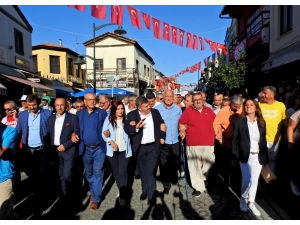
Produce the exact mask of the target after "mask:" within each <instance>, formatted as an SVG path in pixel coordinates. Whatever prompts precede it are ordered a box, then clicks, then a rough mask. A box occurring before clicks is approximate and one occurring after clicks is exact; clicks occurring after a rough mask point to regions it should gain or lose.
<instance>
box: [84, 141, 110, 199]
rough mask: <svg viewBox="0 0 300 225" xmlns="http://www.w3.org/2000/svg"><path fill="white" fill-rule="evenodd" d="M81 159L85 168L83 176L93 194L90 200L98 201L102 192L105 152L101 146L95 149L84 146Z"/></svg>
mask: <svg viewBox="0 0 300 225" xmlns="http://www.w3.org/2000/svg"><path fill="white" fill-rule="evenodd" d="M82 159H83V164H84V168H85V177H86V179H87V181H88V182H89V186H90V192H91V194H92V195H93V199H92V201H93V202H96V203H99V202H100V200H101V194H102V183H103V176H104V170H103V164H104V160H105V152H104V151H103V150H102V149H101V146H99V147H97V148H95V149H90V148H88V147H86V150H85V152H84V155H83V157H82Z"/></svg>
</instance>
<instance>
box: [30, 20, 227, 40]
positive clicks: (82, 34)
mask: <svg viewBox="0 0 300 225" xmlns="http://www.w3.org/2000/svg"><path fill="white" fill-rule="evenodd" d="M31 24H32V25H35V26H38V27H43V28H47V29H50V30H55V31H60V32H64V33H69V34H76V35H82V36H87V37H91V36H92V35H87V34H80V33H75V32H70V31H66V30H59V29H56V28H52V27H46V26H43V25H39V24H35V23H31ZM225 28H228V27H222V28H218V29H215V30H210V31H206V32H202V33H200V34H207V33H211V32H215V31H218V30H222V29H225ZM136 40H156V39H155V38H151V39H136Z"/></svg>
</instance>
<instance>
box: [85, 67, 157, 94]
mask: <svg viewBox="0 0 300 225" xmlns="http://www.w3.org/2000/svg"><path fill="white" fill-rule="evenodd" d="M108 76H118V77H119V80H118V81H114V82H113V83H111V82H108V81H107V77H108ZM152 77H153V76H151V77H148V76H144V75H141V74H139V73H138V71H137V70H136V69H135V68H124V69H118V68H107V69H103V70H96V87H97V88H108V87H111V86H112V85H113V86H114V87H120V88H137V89H138V88H139V82H140V81H144V82H146V83H147V84H148V85H150V84H151V82H152V80H151V79H152ZM93 81H94V73H93V70H92V69H87V70H86V82H87V83H91V84H92V83H93Z"/></svg>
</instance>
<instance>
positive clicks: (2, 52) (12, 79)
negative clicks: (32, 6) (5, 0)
mask: <svg viewBox="0 0 300 225" xmlns="http://www.w3.org/2000/svg"><path fill="white" fill-rule="evenodd" d="M32 31H33V29H32V27H31V25H30V24H29V22H28V21H27V19H26V18H25V16H24V15H23V13H22V12H21V10H20V9H19V7H18V6H15V5H14V6H13V5H0V83H1V87H2V88H1V89H2V90H1V92H0V96H1V98H0V103H2V104H3V102H5V101H6V100H14V101H16V102H18V100H19V99H20V98H21V96H22V95H23V94H31V93H34V94H38V96H39V94H41V93H42V91H43V90H47V91H48V92H49V93H50V92H53V91H54V90H53V89H51V88H49V87H46V86H44V85H41V84H39V83H35V82H33V81H30V80H28V79H27V77H26V74H32V73H33V72H34V70H33V61H32V49H31V46H32V44H31V34H32ZM3 87H5V88H6V90H5V91H3V89H4V88H3ZM54 97H55V93H54Z"/></svg>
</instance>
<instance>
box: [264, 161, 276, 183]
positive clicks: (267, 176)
mask: <svg viewBox="0 0 300 225" xmlns="http://www.w3.org/2000/svg"><path fill="white" fill-rule="evenodd" d="M260 174H261V176H262V177H263V178H264V180H265V182H266V183H270V182H271V181H272V180H275V179H277V177H276V175H275V174H274V173H273V172H272V170H271V169H270V167H269V166H268V164H266V165H263V166H262V168H261V172H260Z"/></svg>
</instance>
